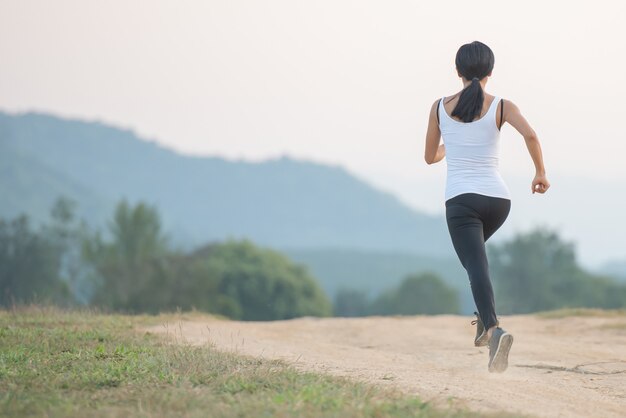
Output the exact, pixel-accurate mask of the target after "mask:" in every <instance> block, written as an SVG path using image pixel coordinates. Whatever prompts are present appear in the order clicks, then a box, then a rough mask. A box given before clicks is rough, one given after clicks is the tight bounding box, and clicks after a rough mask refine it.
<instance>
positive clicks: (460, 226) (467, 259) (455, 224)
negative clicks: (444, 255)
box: [446, 195, 497, 329]
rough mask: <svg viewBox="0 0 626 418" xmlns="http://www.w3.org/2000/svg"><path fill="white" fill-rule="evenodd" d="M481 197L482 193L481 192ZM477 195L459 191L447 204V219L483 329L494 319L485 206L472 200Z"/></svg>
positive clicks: (495, 320) (493, 324)
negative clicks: (485, 233) (459, 193)
mask: <svg viewBox="0 0 626 418" xmlns="http://www.w3.org/2000/svg"><path fill="white" fill-rule="evenodd" d="M480 198H484V196H480V197H479V199H480ZM475 199H476V195H461V196H457V198H454V200H452V199H451V201H449V204H446V220H447V222H448V230H449V232H450V237H451V238H452V244H453V245H454V249H455V251H456V253H457V255H458V257H459V260H460V261H461V264H462V265H463V267H464V268H465V270H466V271H467V274H468V277H469V281H470V285H471V288H472V295H473V296H474V302H475V303H476V307H477V308H478V312H479V315H480V317H481V320H482V321H483V324H484V326H485V329H490V328H491V327H493V326H495V325H496V323H497V318H496V313H495V303H494V297H493V288H492V286H491V280H490V279H489V265H488V262H487V253H486V251H485V240H484V235H483V229H484V223H483V221H482V219H481V218H482V217H481V212H484V207H483V205H481V204H476V203H480V202H475V201H474V200H475Z"/></svg>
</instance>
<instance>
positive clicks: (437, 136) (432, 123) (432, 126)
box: [424, 100, 446, 164]
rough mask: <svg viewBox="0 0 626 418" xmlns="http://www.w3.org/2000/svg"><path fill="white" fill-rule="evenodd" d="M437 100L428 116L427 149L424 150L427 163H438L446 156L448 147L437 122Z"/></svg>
mask: <svg viewBox="0 0 626 418" xmlns="http://www.w3.org/2000/svg"><path fill="white" fill-rule="evenodd" d="M438 102H439V100H437V101H436V102H435V103H433V105H432V106H431V108H430V116H429V117H428V129H427V130H426V150H425V151H424V159H425V160H426V163H427V164H434V163H438V162H439V161H441V160H443V158H444V157H445V156H446V148H445V146H444V145H443V144H439V142H440V141H441V131H440V130H439V124H438V123H437V103H438Z"/></svg>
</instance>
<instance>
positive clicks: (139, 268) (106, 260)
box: [83, 200, 167, 312]
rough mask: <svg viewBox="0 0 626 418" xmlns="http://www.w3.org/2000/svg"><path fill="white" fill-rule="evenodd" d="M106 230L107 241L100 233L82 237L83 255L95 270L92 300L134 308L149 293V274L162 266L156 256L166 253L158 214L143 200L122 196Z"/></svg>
mask: <svg viewBox="0 0 626 418" xmlns="http://www.w3.org/2000/svg"><path fill="white" fill-rule="evenodd" d="M109 232H110V235H111V240H110V241H109V242H105V241H104V240H103V239H102V237H101V236H100V234H96V235H95V236H92V237H89V238H88V239H86V240H85V245H84V249H83V254H84V257H85V259H86V260H88V261H89V262H90V264H91V265H92V266H93V268H94V270H95V272H96V281H97V285H96V290H95V292H94V295H93V299H92V303H94V304H96V305H98V306H105V307H109V308H112V309H115V310H126V311H131V312H132V311H137V310H138V309H139V308H140V307H141V306H140V305H141V303H139V301H141V300H142V299H144V298H146V297H148V295H147V294H145V292H146V291H148V292H149V293H148V294H151V293H153V291H152V290H151V284H152V283H151V282H153V281H154V278H152V277H151V276H153V275H154V274H155V271H157V272H159V271H160V270H159V268H161V270H162V269H163V266H162V265H160V264H158V263H157V260H158V259H159V258H160V257H162V256H165V255H166V254H167V242H166V239H165V237H164V236H163V234H162V232H161V222H160V219H159V215H158V213H157V211H156V209H154V208H153V207H151V206H148V205H146V204H144V203H138V204H137V205H135V206H131V205H130V204H129V203H128V202H127V201H125V200H123V201H121V202H120V203H119V204H118V206H117V208H116V210H115V214H114V216H113V220H112V222H111V223H110V224H109ZM157 290H158V289H154V291H157ZM139 310H140V309H139Z"/></svg>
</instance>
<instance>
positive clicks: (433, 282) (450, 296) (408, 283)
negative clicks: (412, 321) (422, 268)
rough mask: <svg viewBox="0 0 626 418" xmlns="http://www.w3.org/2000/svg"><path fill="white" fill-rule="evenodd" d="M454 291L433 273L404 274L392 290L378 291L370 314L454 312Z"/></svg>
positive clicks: (456, 307)
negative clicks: (404, 276)
mask: <svg viewBox="0 0 626 418" xmlns="http://www.w3.org/2000/svg"><path fill="white" fill-rule="evenodd" d="M459 310H460V308H459V298H458V294H457V292H456V291H455V290H454V289H452V288H450V287H448V286H447V285H446V283H445V282H444V281H443V280H442V279H441V278H440V277H439V276H438V275H436V274H434V273H422V274H415V275H411V276H408V277H407V278H405V279H404V280H403V281H402V283H400V285H399V286H398V287H397V288H396V289H393V290H390V291H388V292H385V293H383V294H381V295H380V296H379V297H378V298H377V299H376V300H375V301H374V303H373V307H372V313H375V314H380V315H420V314H426V315H434V314H444V313H450V314H455V313H458V312H459Z"/></svg>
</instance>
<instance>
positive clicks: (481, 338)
mask: <svg viewBox="0 0 626 418" xmlns="http://www.w3.org/2000/svg"><path fill="white" fill-rule="evenodd" d="M474 315H476V319H474V320H473V321H472V325H476V338H474V346H476V347H483V346H485V345H488V344H489V338H488V337H487V330H486V329H485V326H484V325H483V321H482V320H481V319H480V316H479V315H478V312H474Z"/></svg>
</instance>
